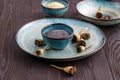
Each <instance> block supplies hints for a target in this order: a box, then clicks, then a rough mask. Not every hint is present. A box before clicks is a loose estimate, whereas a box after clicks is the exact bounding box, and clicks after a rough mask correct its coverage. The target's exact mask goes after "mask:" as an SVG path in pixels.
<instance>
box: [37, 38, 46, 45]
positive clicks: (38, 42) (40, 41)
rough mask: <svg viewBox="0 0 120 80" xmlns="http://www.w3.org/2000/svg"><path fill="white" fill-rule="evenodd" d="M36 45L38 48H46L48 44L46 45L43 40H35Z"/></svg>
mask: <svg viewBox="0 0 120 80" xmlns="http://www.w3.org/2000/svg"><path fill="white" fill-rule="evenodd" d="M35 45H37V46H44V45H46V44H45V42H44V41H43V40H42V39H36V40H35Z"/></svg>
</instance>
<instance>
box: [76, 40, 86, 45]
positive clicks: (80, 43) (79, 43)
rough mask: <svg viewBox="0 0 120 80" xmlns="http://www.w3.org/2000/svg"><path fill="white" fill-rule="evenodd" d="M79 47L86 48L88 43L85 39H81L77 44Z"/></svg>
mask: <svg viewBox="0 0 120 80" xmlns="http://www.w3.org/2000/svg"><path fill="white" fill-rule="evenodd" d="M77 46H86V42H85V40H83V39H80V40H79V41H78V43H77Z"/></svg>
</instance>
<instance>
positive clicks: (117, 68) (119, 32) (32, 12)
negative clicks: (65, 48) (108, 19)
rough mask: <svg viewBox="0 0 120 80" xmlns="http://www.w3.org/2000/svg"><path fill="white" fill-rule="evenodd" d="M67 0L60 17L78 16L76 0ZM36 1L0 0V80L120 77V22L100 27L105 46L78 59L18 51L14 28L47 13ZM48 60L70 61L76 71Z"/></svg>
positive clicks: (113, 79) (103, 79) (115, 79)
mask: <svg viewBox="0 0 120 80" xmlns="http://www.w3.org/2000/svg"><path fill="white" fill-rule="evenodd" d="M69 1H70V8H69V11H68V12H67V13H66V14H65V15H64V16H63V17H66V18H73V19H79V20H81V18H80V16H79V13H78V11H77V10H76V7H75V6H76V4H77V3H78V2H79V1H80V0H69ZM114 1H117V0H114ZM118 1H119V0H118ZM40 2H41V0H0V80H120V25H116V26H111V27H109V26H108V27H100V28H101V29H102V30H103V31H104V32H105V35H106V38H107V41H106V44H105V46H104V47H103V48H102V49H101V50H99V51H98V52H96V54H94V55H92V56H90V57H88V58H85V59H82V60H77V61H73V62H63V63H61V62H49V61H43V60H41V59H37V58H35V57H32V56H30V55H28V54H26V53H25V52H24V51H22V50H21V49H20V48H19V47H18V46H17V43H16V41H15V35H16V33H17V31H18V30H19V29H20V28H21V27H22V26H23V25H24V24H26V23H28V22H30V21H33V20H36V19H41V18H46V17H48V16H46V15H45V14H44V13H43V12H42V10H41V6H40ZM49 64H55V65H58V66H68V65H74V66H76V67H77V73H76V75H74V76H70V75H67V74H65V73H64V72H61V71H59V70H57V69H55V68H52V67H50V66H49Z"/></svg>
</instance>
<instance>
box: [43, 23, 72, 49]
mask: <svg viewBox="0 0 120 80" xmlns="http://www.w3.org/2000/svg"><path fill="white" fill-rule="evenodd" d="M52 30H65V31H67V32H68V33H69V34H70V35H69V36H68V37H66V38H64V39H53V38H48V37H47V36H46V35H45V33H47V32H49V31H52ZM41 34H42V37H43V40H44V41H45V43H46V44H47V45H48V46H50V47H52V48H55V49H64V48H65V47H66V46H67V45H68V43H70V42H71V40H72V38H73V29H72V28H71V27H69V26H68V25H65V24H61V23H55V24H51V25H48V26H47V27H44V28H43V29H42V30H41Z"/></svg>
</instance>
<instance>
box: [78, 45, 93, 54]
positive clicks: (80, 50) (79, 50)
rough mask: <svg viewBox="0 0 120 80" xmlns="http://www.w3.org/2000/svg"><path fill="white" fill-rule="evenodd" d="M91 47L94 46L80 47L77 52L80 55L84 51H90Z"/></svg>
mask: <svg viewBox="0 0 120 80" xmlns="http://www.w3.org/2000/svg"><path fill="white" fill-rule="evenodd" d="M90 47H92V45H90V46H86V47H85V46H78V47H77V52H78V53H79V52H82V51H84V50H86V49H88V48H90Z"/></svg>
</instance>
